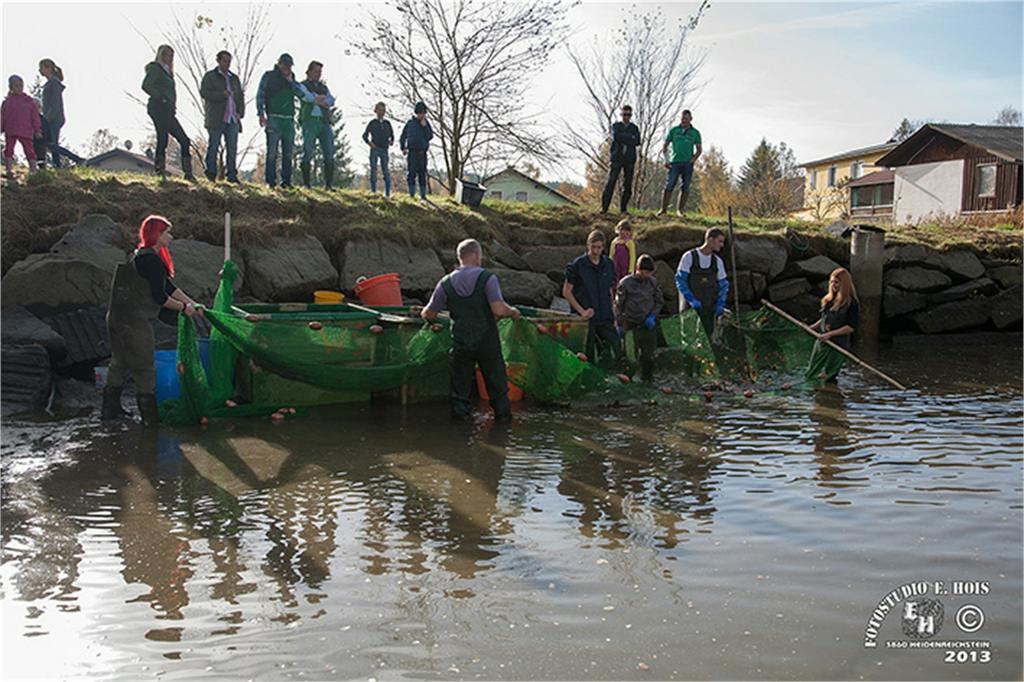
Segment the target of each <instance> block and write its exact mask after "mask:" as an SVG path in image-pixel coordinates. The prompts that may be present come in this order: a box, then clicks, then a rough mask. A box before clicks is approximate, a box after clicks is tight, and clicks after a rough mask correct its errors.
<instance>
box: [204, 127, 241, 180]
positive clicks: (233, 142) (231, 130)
mask: <svg viewBox="0 0 1024 682" xmlns="http://www.w3.org/2000/svg"><path fill="white" fill-rule="evenodd" d="M240 128H241V126H240V124H239V123H238V121H232V122H231V123H221V124H220V128H218V129H217V130H211V131H209V132H210V140H209V143H208V144H207V146H206V177H208V178H210V179H211V180H214V179H216V177H217V153H218V152H219V151H220V138H221V136H222V135H223V136H224V163H225V165H226V166H227V178H228V180H230V181H231V182H235V181H237V180H238V169H237V168H236V167H235V160H236V157H237V156H238V131H239V129H240Z"/></svg>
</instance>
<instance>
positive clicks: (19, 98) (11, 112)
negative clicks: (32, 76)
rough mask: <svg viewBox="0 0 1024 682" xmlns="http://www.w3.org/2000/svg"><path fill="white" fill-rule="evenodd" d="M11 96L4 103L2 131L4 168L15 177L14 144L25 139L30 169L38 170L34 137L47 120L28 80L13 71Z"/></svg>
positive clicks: (9, 85)
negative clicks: (29, 92)
mask: <svg viewBox="0 0 1024 682" xmlns="http://www.w3.org/2000/svg"><path fill="white" fill-rule="evenodd" d="M7 88H8V91H7V97H5V98H4V102H3V104H2V105H0V132H3V134H4V171H5V172H6V173H7V177H8V178H10V177H11V171H12V165H13V164H14V145H16V144H18V143H19V142H20V143H21V151H22V152H24V153H25V160H26V161H28V170H29V173H35V172H36V170H37V168H38V165H37V163H36V149H35V144H33V143H34V141H35V140H37V139H39V138H41V137H42V136H43V122H42V117H41V116H40V115H39V105H38V104H36V101H35V100H34V99H32V98H31V97H29V96H28V95H26V94H25V81H24V80H22V78H21V76H18V75H12V76H10V77H9V78H8V79H7Z"/></svg>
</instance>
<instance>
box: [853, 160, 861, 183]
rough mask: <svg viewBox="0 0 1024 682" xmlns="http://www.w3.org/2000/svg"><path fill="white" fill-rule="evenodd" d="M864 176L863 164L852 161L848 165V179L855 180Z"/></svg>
mask: <svg viewBox="0 0 1024 682" xmlns="http://www.w3.org/2000/svg"><path fill="white" fill-rule="evenodd" d="M862 175H864V162H863V161H854V162H853V163H851V164H850V179H851V180H856V179H857V178H859V177H861V176H862Z"/></svg>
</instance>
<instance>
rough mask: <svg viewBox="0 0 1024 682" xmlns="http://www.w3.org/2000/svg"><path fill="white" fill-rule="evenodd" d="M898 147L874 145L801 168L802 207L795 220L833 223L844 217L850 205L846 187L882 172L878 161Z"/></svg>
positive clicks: (802, 165)
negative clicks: (876, 172)
mask: <svg viewBox="0 0 1024 682" xmlns="http://www.w3.org/2000/svg"><path fill="white" fill-rule="evenodd" d="M895 147H896V143H895V142H885V143H883V144H873V145H869V146H867V147H859V148H857V149H850V150H848V151H845V152H840V153H838V154H831V155H829V156H826V157H824V158H821V159H815V160H814V161H807V162H805V163H803V164H801V165H800V167H801V168H803V169H804V188H803V206H802V208H799V209H798V210H796V211H794V212H793V215H794V217H797V218H802V219H804V220H831V219H834V218H839V217H841V216H843V215H845V214H846V212H847V208H848V204H849V202H848V200H847V197H848V192H847V190H846V187H847V185H848V184H849V183H851V182H856V181H857V180H859V179H861V178H863V177H865V176H868V175H870V174H872V173H874V172H875V171H877V170H882V168H881V167H880V166H879V165H878V159H879V157H881V156H882V155H883V154H886V153H887V152H889V151H891V150H892V149H893V148H895Z"/></svg>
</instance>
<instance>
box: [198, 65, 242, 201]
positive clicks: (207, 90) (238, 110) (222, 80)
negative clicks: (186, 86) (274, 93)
mask: <svg viewBox="0 0 1024 682" xmlns="http://www.w3.org/2000/svg"><path fill="white" fill-rule="evenodd" d="M199 94H200V96H201V97H202V98H203V109H204V110H205V114H206V116H205V125H206V131H207V132H208V133H209V134H210V138H209V141H208V144H207V146H206V177H207V179H208V180H210V181H211V182H213V181H214V180H216V179H217V155H218V153H219V152H220V140H221V137H223V138H224V166H225V175H226V176H227V180H228V182H238V168H237V166H236V163H237V159H238V135H239V134H240V133H241V132H242V118H243V117H244V116H245V95H244V93H243V92H242V82H241V81H240V80H239V79H238V76H237V75H236V74H234V73H232V72H231V53H230V52H228V51H227V50H221V51H220V52H218V53H217V67H216V68H214V69H210V70H209V71H207V72H206V75H204V76H203V82H202V84H201V85H200V86H199Z"/></svg>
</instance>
